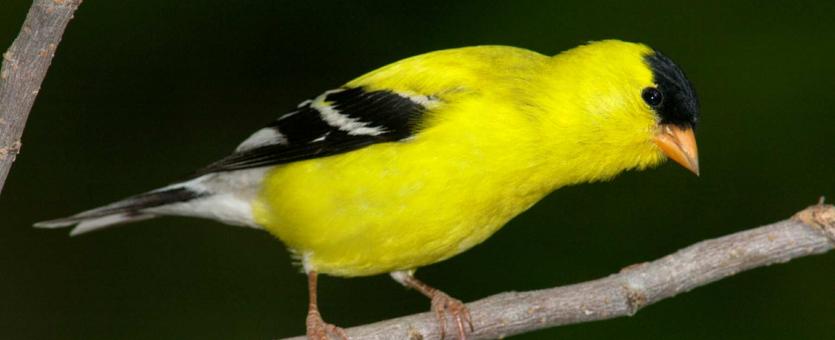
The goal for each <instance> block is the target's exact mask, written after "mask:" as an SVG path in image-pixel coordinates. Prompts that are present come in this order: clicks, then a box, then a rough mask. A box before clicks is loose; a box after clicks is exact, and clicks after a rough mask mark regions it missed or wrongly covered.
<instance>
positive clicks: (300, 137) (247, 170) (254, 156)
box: [36, 87, 440, 235]
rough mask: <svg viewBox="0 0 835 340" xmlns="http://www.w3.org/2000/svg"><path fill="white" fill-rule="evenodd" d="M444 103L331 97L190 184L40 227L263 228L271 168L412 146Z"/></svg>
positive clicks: (274, 125) (277, 124)
mask: <svg viewBox="0 0 835 340" xmlns="http://www.w3.org/2000/svg"><path fill="white" fill-rule="evenodd" d="M439 104H440V101H439V100H438V99H436V98H434V97H432V96H417V95H408V94H399V93H395V92H392V91H369V90H366V89H364V88H360V87H354V88H345V87H344V88H339V89H335V90H330V91H326V92H325V93H323V94H322V95H320V96H318V97H316V98H314V99H312V100H306V101H304V102H302V103H301V104H299V105H298V107H297V108H296V110H294V111H292V112H289V113H287V114H284V115H282V116H280V117H279V118H278V119H276V120H275V121H273V122H271V123H269V124H268V125H267V126H266V127H264V128H262V129H260V130H258V131H256V132H255V133H254V134H252V135H251V136H250V137H249V138H247V139H246V140H244V141H243V142H242V143H241V144H240V145H239V146H238V147H237V148H236V149H235V151H234V152H233V153H232V154H231V155H229V156H227V157H224V158H222V159H220V160H218V161H217V162H214V163H212V164H210V165H208V166H206V167H204V168H202V169H200V170H198V171H197V172H196V173H195V175H194V176H193V177H192V179H190V180H188V181H185V182H180V183H175V184H172V185H169V186H166V187H164V188H160V189H157V190H153V191H150V192H146V193H143V194H139V195H135V196H131V197H128V198H125V199H123V200H120V201H118V202H115V203H112V204H109V205H106V206H103V207H100V208H96V209H92V210H88V211H85V212H82V213H79V214H76V215H73V216H70V217H67V218H62V219H57V220H51V221H45V222H40V223H37V224H36V226H37V227H44V228H57V227H65V226H71V225H76V227H75V228H74V229H73V231H72V232H71V235H77V234H81V233H85V232H89V231H92V230H96V229H100V228H103V227H106V226H110V225H114V224H120V223H127V222H133V221H138V220H143V219H148V218H153V217H157V216H160V215H181V216H195V217H205V218H212V219H216V220H220V221H223V222H225V223H228V224H233V225H241V226H249V227H254V228H258V227H259V226H258V225H257V224H255V222H254V221H253V218H252V213H251V209H250V208H249V202H250V201H251V200H252V199H253V198H254V197H255V195H256V194H257V188H258V187H259V186H260V183H261V180H262V178H263V176H264V173H265V172H266V169H267V167H269V166H275V165H280V164H286V163H290V162H295V161H302V160H307V159H313V158H318V157H326V156H331V155H336V154H340V153H343V152H348V151H352V150H356V149H359V148H362V147H365V146H368V145H372V144H376V143H384V142H397V141H402V140H406V139H408V138H410V137H412V136H414V134H415V133H416V132H417V129H418V126H419V122H420V119H421V118H422V115H423V114H424V113H426V112H427V111H428V110H430V109H432V108H434V107H436V106H437V105H439Z"/></svg>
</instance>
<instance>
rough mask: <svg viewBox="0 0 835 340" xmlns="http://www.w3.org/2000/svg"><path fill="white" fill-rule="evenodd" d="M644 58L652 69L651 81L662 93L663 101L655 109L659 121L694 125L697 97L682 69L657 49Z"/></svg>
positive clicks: (697, 107)
mask: <svg viewBox="0 0 835 340" xmlns="http://www.w3.org/2000/svg"><path fill="white" fill-rule="evenodd" d="M644 59H645V60H646V62H647V64H649V67H650V69H652V76H653V81H654V82H655V84H657V85H658V89H659V90H660V91H661V93H663V94H664V101H663V102H662V103H661V105H660V106H659V107H658V108H657V109H656V110H657V112H658V115H659V116H661V122H662V123H671V124H675V125H679V126H692V127H695V126H696V122H698V121H699V98H698V97H697V96H696V90H695V89H694V88H693V84H692V83H691V82H690V80H689V79H687V76H685V75H684V71H682V70H681V68H680V67H678V65H676V64H675V63H674V62H673V61H672V60H670V58H668V57H667V56H665V55H664V54H662V53H661V52H658V51H652V52H651V53H650V54H648V55H647V56H646V57H644Z"/></svg>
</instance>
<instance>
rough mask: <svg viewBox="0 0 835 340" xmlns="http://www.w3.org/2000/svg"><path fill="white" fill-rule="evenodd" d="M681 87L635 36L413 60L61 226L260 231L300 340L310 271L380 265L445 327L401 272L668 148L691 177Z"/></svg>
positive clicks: (458, 312)
mask: <svg viewBox="0 0 835 340" xmlns="http://www.w3.org/2000/svg"><path fill="white" fill-rule="evenodd" d="M698 118H699V104H698V100H697V97H696V93H695V91H694V89H693V86H692V85H691V83H690V81H689V80H688V79H687V78H686V77H685V75H684V73H683V72H682V70H681V69H680V68H679V67H678V66H676V64H674V63H673V62H672V61H671V60H670V59H669V58H667V57H666V56H664V55H663V54H661V53H659V52H658V51H656V50H653V49H651V48H649V47H647V46H646V45H643V44H637V43H629V42H623V41H617V40H605V41H599V42H591V43H588V44H585V45H583V46H579V47H576V48H573V49H570V50H567V51H565V52H562V53H560V54H557V55H555V56H553V57H549V56H545V55H542V54H539V53H536V52H533V51H529V50H526V49H521V48H516V47H507V46H476V47H465V48H457V49H449V50H441V51H436V52H430V53H426V54H422V55H418V56H415V57H411V58H407V59H404V60H401V61H397V62H395V63H392V64H390V65H388V66H384V67H382V68H379V69H377V70H374V71H372V72H370V73H367V74H365V75H363V76H361V77H359V78H356V79H354V80H352V81H349V82H348V83H346V84H344V85H342V86H341V87H339V88H336V89H333V90H329V91H325V92H324V93H322V94H321V95H319V96H318V97H315V98H313V99H310V100H306V101H303V102H302V103H301V104H299V105H298V106H297V107H296V108H295V109H294V110H292V111H290V112H289V113H286V114H284V115H282V116H280V117H278V119H276V120H275V121H273V122H272V123H270V124H269V125H267V126H266V127H264V128H262V129H260V130H258V131H256V132H255V133H254V134H253V135H252V136H250V137H249V138H247V139H246V140H244V141H243V143H241V144H240V145H239V146H238V147H237V148H236V149H235V151H234V152H233V153H232V154H231V155H229V156H227V157H225V158H222V159H220V160H219V161H217V162H214V163H212V164H210V165H209V166H207V167H205V168H203V169H202V170H199V171H198V172H197V173H196V174H195V175H194V176H193V177H192V178H191V179H189V180H186V181H184V182H179V183H175V184H172V185H169V186H166V187H163V188H160V189H157V190H153V191H149V192H146V193H143V194H139V195H136V196H132V197H128V198H126V199H124V200H121V201H118V202H116V203H112V204H109V205H106V206H103V207H100V208H96V209H93V210H89V211H85V212H82V213H79V214H76V215H73V216H70V217H66V218H62V219H56V220H51V221H45V222H40V223H37V224H35V225H36V226H37V227H44V228H55V227H66V226H75V228H74V229H73V230H72V231H71V235H78V234H81V233H85V232H89V231H92V230H97V229H100V228H103V227H107V226H111V225H115V224H119V223H126V222H135V221H139V220H144V219H149V218H154V217H158V216H164V215H180V216H193V217H202V218H208V219H214V220H218V221H221V222H223V223H227V224H231V225H238V226H246V227H252V228H257V229H263V230H266V231H268V232H269V233H271V234H273V235H275V236H276V237H277V238H278V239H279V240H281V241H282V242H284V243H285V244H286V245H287V247H288V248H289V249H291V250H292V252H293V254H294V256H296V257H298V259H299V260H300V263H301V264H302V266H303V269H304V272H305V273H306V274H307V276H308V283H309V294H310V305H309V311H308V316H307V335H308V336H309V337H310V338H315V339H326V338H328V336H330V335H335V336H340V337H345V333H344V331H343V330H342V329H340V328H338V327H336V326H333V325H331V324H328V323H325V322H324V321H323V319H322V317H321V316H320V314H319V312H318V308H317V300H316V279H317V274H320V273H322V274H329V275H335V276H343V277H352V276H365V275H375V274H381V273H389V274H390V275H391V276H392V277H393V278H394V279H395V280H397V281H398V282H400V283H401V284H403V285H405V286H407V287H411V288H414V289H416V290H418V291H419V292H420V293H423V294H424V295H426V296H427V297H429V298H430V299H431V301H432V303H431V306H432V310H433V311H434V312H435V313H436V316H437V317H438V321H439V327H440V331H441V334H445V332H446V329H445V324H446V318H447V316H451V317H452V319H453V320H454V321H455V325H456V326H457V335H458V337H459V338H465V337H466V335H467V334H468V333H469V332H470V331H472V322H471V319H470V315H469V312H468V311H467V308H466V306H465V305H464V304H463V303H462V302H461V301H459V300H457V299H454V298H452V297H450V296H448V295H446V294H444V293H443V292H441V291H440V290H437V289H435V288H432V287H430V286H429V285H427V284H425V283H423V282H421V281H419V280H418V279H416V278H415V277H414V276H413V274H414V271H415V270H416V269H417V268H420V267H423V266H426V265H430V264H433V263H436V262H439V261H443V260H445V259H448V258H450V257H452V256H455V255H456V254H459V253H461V252H463V251H466V250H468V249H470V248H472V247H473V246H475V245H477V244H479V243H481V242H482V241H484V240H485V239H487V238H488V237H490V235H492V234H493V233H495V232H496V231H497V230H498V229H499V228H501V227H502V226H503V225H505V224H506V223H507V222H508V221H509V220H510V219H512V218H513V217H515V216H516V215H518V214H520V213H522V212H523V211H525V210H526V209H528V208H530V207H531V206H532V205H533V204H534V203H536V202H537V201H539V200H540V199H542V198H543V197H544V196H545V195H547V194H549V193H550V192H552V191H554V190H556V189H558V188H560V187H563V186H566V185H572V184H577V183H583V182H593V181H601V180H607V179H610V178H612V177H613V176H615V175H616V174H618V173H620V172H622V171H625V170H629V169H639V170H640V169H644V168H648V167H651V166H655V165H657V164H659V163H661V162H662V161H663V160H664V159H665V158H671V159H673V160H674V161H676V162H678V163H679V164H681V165H682V166H684V167H685V168H687V169H689V170H690V171H692V172H694V173H696V174H698V172H699V164H698V157H697V150H696V140H695V136H694V132H693V129H694V128H695V126H696V123H697V121H698Z"/></svg>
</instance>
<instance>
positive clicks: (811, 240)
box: [291, 199, 835, 340]
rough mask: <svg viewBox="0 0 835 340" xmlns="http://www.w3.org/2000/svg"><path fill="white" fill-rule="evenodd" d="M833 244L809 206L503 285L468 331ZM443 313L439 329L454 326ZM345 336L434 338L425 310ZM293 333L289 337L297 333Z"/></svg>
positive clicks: (673, 289)
mask: <svg viewBox="0 0 835 340" xmlns="http://www.w3.org/2000/svg"><path fill="white" fill-rule="evenodd" d="M834 246H835V207H833V206H832V205H824V204H823V199H821V202H820V203H819V204H818V205H814V206H811V207H809V208H806V209H805V210H803V211H801V212H799V213H797V214H795V215H794V216H793V217H792V218H789V219H786V220H783V221H780V222H777V223H774V224H770V225H765V226H761V227H758V228H754V229H750V230H746V231H742V232H738V233H735V234H731V235H728V236H724V237H720V238H717V239H712V240H707V241H702V242H699V243H696V244H694V245H691V246H689V247H687V248H684V249H681V250H679V251H677V252H675V253H673V254H670V255H667V256H665V257H663V258H660V259H658V260H655V261H652V262H645V263H640V264H635V265H631V266H628V267H626V268H624V269H622V270H621V271H620V272H619V273H616V274H612V275H610V276H608V277H605V278H601V279H597V280H594V281H589V282H583V283H578V284H573V285H569V286H563V287H556V288H550V289H543V290H536V291H528V292H507V293H501V294H497V295H493V296H490V297H487V298H484V299H481V300H478V301H475V302H472V303H469V304H467V305H468V307H469V308H470V311H471V313H472V320H473V323H474V326H475V332H474V333H472V334H471V336H470V337H469V338H470V339H495V338H503V337H506V336H510V335H514V334H520V333H525V332H530V331H533V330H537V329H543V328H549V327H555V326H561V325H569V324H575V323H581V322H587V321H595V320H606V319H611V318H615V317H620V316H630V315H633V314H635V313H636V312H637V311H638V310H640V309H641V308H643V307H646V306H648V305H650V304H653V303H656V302H658V301H661V300H663V299H666V298H670V297H673V296H675V295H677V294H679V293H683V292H687V291H689V290H691V289H693V288H696V287H699V286H703V285H706V284H708V283H711V282H714V281H717V280H720V279H723V278H725V277H728V276H732V275H735V274H737V273H740V272H742V271H745V270H749V269H753V268H757V267H762V266H767V265H771V264H775V263H784V262H787V261H789V260H791V259H794V258H798V257H803V256H808V255H814V254H822V253H825V252H827V251H829V250H832V248H833V247H834ZM455 327H456V326H455V325H453V321H452V320H447V326H446V329H455ZM347 332H348V335H349V336H350V337H351V339H427V340H428V339H440V334H439V333H438V326H437V322H436V321H435V317H434V315H433V314H431V313H422V314H415V315H411V316H405V317H400V318H396V319H391V320H387V321H381V322H377V323H374V324H369V325H364V326H358V327H353V328H350V329H347ZM301 339H304V337H295V338H291V340H301Z"/></svg>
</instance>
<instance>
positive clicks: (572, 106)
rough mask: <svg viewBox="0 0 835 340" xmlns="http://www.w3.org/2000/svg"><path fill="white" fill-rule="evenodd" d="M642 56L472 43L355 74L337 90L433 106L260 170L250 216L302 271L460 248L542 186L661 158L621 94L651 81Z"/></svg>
mask: <svg viewBox="0 0 835 340" xmlns="http://www.w3.org/2000/svg"><path fill="white" fill-rule="evenodd" d="M613 50H622V52H616V53H613ZM649 52H650V49H649V48H647V47H645V46H643V45H639V44H630V43H622V42H617V41H607V42H602V43H597V44H594V45H590V46H585V47H582V48H579V49H575V50H572V51H570V52H567V53H563V54H560V55H557V56H556V57H547V56H544V55H541V54H538V53H535V52H531V51H528V50H523V49H518V48H513V47H501V46H481V47H470V48H461V49H453V50H445V51H438V52H433V53H428V54H425V55H420V56H417V57H412V58H409V59H405V60H403V61H399V62H396V63H394V64H391V65H389V66H385V67H383V68H381V69H379V70H376V71H373V72H371V73H369V74H366V75H364V76H362V77H359V78H357V79H356V80H353V81H351V82H349V83H348V84H347V86H350V87H365V88H370V89H389V90H394V91H398V92H400V93H408V94H414V95H428V94H431V95H433V96H436V97H438V98H439V99H440V101H441V104H439V105H438V106H437V107H435V108H433V109H432V110H431V111H430V112H428V113H427V114H426V116H427V117H426V118H425V120H424V121H423V122H422V129H421V130H420V132H419V133H417V134H416V135H415V136H414V137H413V138H411V139H409V140H407V141H403V142H397V143H383V144H376V145H372V146H369V147H366V148H363V149H360V150H356V151H352V152H349V153H344V154H340V155H336V156H331V157H325V158H317V159H312V160H307V161H301V162H296V163H291V164H287V165H281V166H278V167H277V168H275V169H274V170H271V171H270V172H269V173H268V175H267V177H266V181H265V182H264V185H263V188H262V190H261V192H260V195H259V197H258V199H257V200H256V201H255V203H254V204H253V207H254V212H255V214H254V215H255V217H256V221H257V222H258V223H259V224H260V225H263V226H264V227H265V228H266V229H267V230H269V231H270V232H271V233H273V234H275V235H276V236H278V237H279V238H280V239H281V240H282V241H284V242H285V243H286V244H287V245H288V246H289V247H290V248H292V249H294V250H295V251H297V252H298V253H299V255H301V256H302V257H303V258H304V261H305V263H306V265H308V266H309V267H310V269H314V270H316V271H319V272H321V273H328V274H332V275H340V276H357V275H372V274H378V273H385V272H391V271H396V270H407V269H413V268H417V267H421V266H425V265H428V264H431V263H435V262H438V261H441V260H444V259H446V258H449V257H451V256H454V255H456V254H458V253H461V252H462V251H465V250H467V249H469V248H471V247H472V246H474V245H476V244H478V243H480V242H482V241H484V240H485V239H486V238H487V237H489V236H490V235H492V234H493V233H494V232H496V231H497V230H498V229H499V228H500V227H501V226H502V225H504V224H505V223H507V222H508V221H509V220H510V219H511V218H513V217H514V216H516V215H518V214H519V213H521V212H523V211H524V210H526V209H527V208H529V207H530V206H531V205H532V204H534V203H535V202H537V201H538V200H540V199H541V198H542V197H544V196H545V195H546V194H548V193H549V192H551V191H553V190H554V189H557V188H559V187H561V186H564V185H569V184H574V183H578V182H585V181H595V180H602V179H607V178H610V177H612V176H613V175H615V174H617V173H618V172H620V171H622V170H625V169H629V168H644V167H647V166H651V165H654V164H656V163H658V162H660V161H661V160H662V158H663V156H662V154H661V152H660V151H659V150H658V148H657V147H656V146H655V145H654V144H653V143H652V139H651V138H650V136H651V135H652V134H653V133H654V129H655V128H654V126H655V125H656V122H657V118H656V116H655V115H654V114H653V113H652V112H651V111H650V110H649V108H648V107H647V105H646V104H645V103H643V102H642V101H641V98H640V96H637V95H635V94H634V93H632V92H629V91H627V90H628V89H632V88H638V89H640V88H643V87H646V86H652V84H653V83H652V73H651V72H650V70H649V69H648V68H647V67H646V64H645V63H644V61H643V59H642V57H643V56H644V55H646V54H647V53H649ZM613 55H614V56H619V57H620V58H612V56H613ZM430 71H431V73H432V74H434V75H437V76H433V77H427V76H426V74H427V73H428V72H430ZM589 108H591V109H589Z"/></svg>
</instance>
